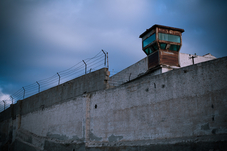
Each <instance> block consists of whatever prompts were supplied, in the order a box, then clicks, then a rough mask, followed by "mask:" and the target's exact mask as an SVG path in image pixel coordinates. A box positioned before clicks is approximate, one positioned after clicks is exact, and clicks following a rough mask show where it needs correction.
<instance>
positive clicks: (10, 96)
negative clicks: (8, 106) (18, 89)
mask: <svg viewBox="0 0 227 151" xmlns="http://www.w3.org/2000/svg"><path fill="white" fill-rule="evenodd" d="M10 97H11V98H12V104H13V97H12V96H10Z"/></svg>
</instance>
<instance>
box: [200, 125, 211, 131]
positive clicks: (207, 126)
mask: <svg viewBox="0 0 227 151" xmlns="http://www.w3.org/2000/svg"><path fill="white" fill-rule="evenodd" d="M209 129H210V125H209V123H207V124H204V125H202V126H201V130H205V131H206V130H209Z"/></svg>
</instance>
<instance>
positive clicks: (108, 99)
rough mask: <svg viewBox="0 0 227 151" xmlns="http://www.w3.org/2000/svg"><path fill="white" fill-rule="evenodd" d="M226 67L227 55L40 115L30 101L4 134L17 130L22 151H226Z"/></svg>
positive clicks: (15, 138) (14, 136)
mask: <svg viewBox="0 0 227 151" xmlns="http://www.w3.org/2000/svg"><path fill="white" fill-rule="evenodd" d="M226 67H227V57H225V58H221V59H216V60H213V61H209V62H205V63H200V64H196V65H193V66H188V67H184V68H180V69H176V70H172V71H169V72H166V73H163V74H159V75H155V76H154V75H153V74H152V73H151V74H147V75H144V76H142V77H140V78H138V79H135V80H133V81H131V82H128V83H125V84H123V85H121V86H118V87H115V88H111V89H105V88H104V89H103V90H98V91H92V92H87V93H84V94H81V95H78V96H73V97H66V99H65V101H60V102H59V103H55V104H52V105H51V106H49V107H40V109H39V110H36V108H33V109H34V111H32V112H27V111H26V112H25V111H24V112H23V108H24V107H25V109H26V107H27V106H23V102H22V108H21V109H22V111H21V113H23V114H21V115H16V116H15V118H10V119H4V120H1V123H0V128H1V134H2V133H3V132H4V129H6V128H7V131H8V135H7V133H5V136H10V134H9V133H10V132H12V136H11V137H12V142H13V144H12V145H11V149H12V150H17V151H19V150H21V151H22V150H23V151H26V150H29V151H31V150H40V151H41V150H51V151H52V150H54V151H58V150H59V151H60V150H68V151H74V150H96V151H99V150H151V149H152V150H171V151H172V150H190V151H191V150H193V151H194V150H204V151H205V150H210V149H218V150H220V151H221V150H226V149H227V145H226V144H227V120H226V117H227V112H226V110H227V83H226V81H227V76H226V75H227V68H226ZM105 74H106V73H105ZM65 90H66V91H68V89H65ZM51 92H52V91H51ZM63 92H65V91H63ZM56 93H57V94H58V91H56ZM65 93H66V92H65ZM63 94H64V93H62V95H63ZM66 94H67V93H66ZM64 96H65V95H64ZM49 99H51V98H46V100H49ZM52 99H53V100H54V99H56V97H53V98H52ZM31 101H32V100H31ZM18 104H19V103H18ZM18 104H17V105H18ZM15 110H16V109H15ZM26 110H27V109H26ZM2 137H3V135H1V138H2ZM5 140H7V139H5ZM1 143H2V146H4V145H3V143H5V142H1Z"/></svg>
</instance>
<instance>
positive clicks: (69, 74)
mask: <svg viewBox="0 0 227 151" xmlns="http://www.w3.org/2000/svg"><path fill="white" fill-rule="evenodd" d="M103 67H106V68H109V63H108V52H106V51H104V50H101V51H100V52H99V53H98V54H96V55H95V56H94V57H92V58H87V59H84V60H82V61H81V62H78V63H77V64H75V65H74V66H72V67H70V68H68V69H66V70H63V71H60V72H57V73H56V74H54V75H53V76H51V77H49V78H46V79H42V80H38V81H36V82H34V83H32V84H29V85H26V86H24V87H22V88H20V89H19V90H17V91H16V92H15V93H13V94H12V95H10V96H9V97H7V98H5V99H4V100H0V112H2V111H4V110H6V109H7V108H9V107H10V105H11V104H14V103H16V102H17V101H18V100H23V99H25V98H28V97H30V96H33V95H35V94H38V93H40V92H42V91H45V90H47V89H50V88H52V87H54V86H57V85H59V84H62V83H65V82H67V81H70V80H72V79H75V78H77V77H80V76H82V75H84V74H87V73H90V72H93V71H96V70H98V69H101V68H103Z"/></svg>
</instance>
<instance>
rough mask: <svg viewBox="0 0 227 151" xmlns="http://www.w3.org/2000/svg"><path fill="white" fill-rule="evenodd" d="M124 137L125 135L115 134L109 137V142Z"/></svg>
mask: <svg viewBox="0 0 227 151" xmlns="http://www.w3.org/2000/svg"><path fill="white" fill-rule="evenodd" d="M122 138H123V136H114V135H113V134H112V135H111V136H110V137H108V141H109V142H117V141H119V140H121V139H122Z"/></svg>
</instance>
